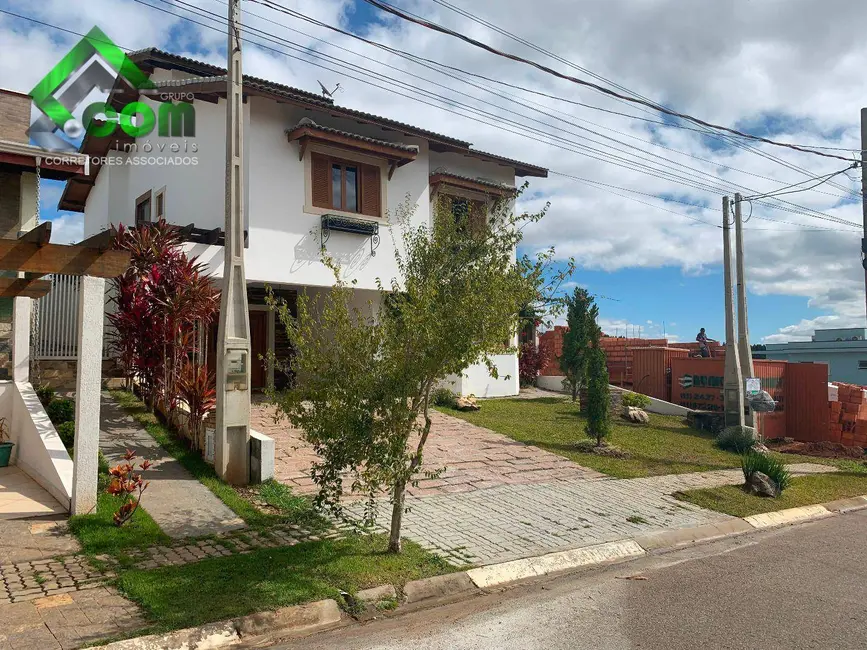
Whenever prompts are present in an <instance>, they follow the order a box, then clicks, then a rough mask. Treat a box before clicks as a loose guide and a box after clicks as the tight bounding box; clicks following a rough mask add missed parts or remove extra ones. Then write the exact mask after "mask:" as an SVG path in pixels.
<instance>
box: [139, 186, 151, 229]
mask: <svg viewBox="0 0 867 650" xmlns="http://www.w3.org/2000/svg"><path fill="white" fill-rule="evenodd" d="M150 222H151V193H150V192H145V193H144V194H142V195H141V196H140V197H138V198H137V199H136V200H135V225H136V226H140V225H142V224H143V223H150Z"/></svg>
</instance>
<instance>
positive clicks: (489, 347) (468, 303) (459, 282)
mask: <svg viewBox="0 0 867 650" xmlns="http://www.w3.org/2000/svg"><path fill="white" fill-rule="evenodd" d="M452 208H453V206H452V205H451V202H450V201H449V200H448V199H441V200H440V201H439V202H438V203H437V205H436V206H435V216H434V219H433V220H432V224H431V225H430V226H427V225H422V226H418V225H413V224H412V222H411V217H412V209H411V208H410V207H409V204H408V203H407V204H404V205H402V206H401V207H400V208H399V209H398V211H397V215H396V219H395V223H393V224H391V230H392V232H393V233H394V238H395V240H396V246H395V249H396V253H395V254H396V261H397V267H398V271H399V276H398V277H396V278H392V279H391V280H390V281H388V282H382V281H380V282H379V295H378V296H377V300H373V301H371V302H370V303H369V304H368V305H367V306H366V307H363V308H361V307H358V306H357V305H356V306H354V307H353V306H352V299H353V293H354V292H353V289H352V287H351V286H350V285H347V284H346V283H344V282H342V281H341V280H340V277H341V271H340V269H339V268H338V267H337V266H336V265H335V264H334V263H333V262H332V261H330V260H327V259H326V262H327V263H328V264H329V265H330V266H331V267H332V269H333V270H334V271H335V278H337V280H336V283H335V285H334V287H333V289H331V290H330V291H326V292H325V293H324V295H321V296H320V297H319V299H318V300H315V301H314V300H313V299H312V297H310V296H307V295H305V294H303V293H302V294H300V295H299V297H298V305H297V316H296V317H294V318H293V317H292V315H291V314H290V312H289V309H288V308H287V306H286V305H285V304H284V305H277V309H278V312H279V316H280V320H281V322H282V323H283V324H284V326H285V327H286V330H287V333H288V335H289V338H290V340H291V342H292V345H293V347H294V350H295V355H294V357H293V359H292V361H291V362H290V368H289V370H290V371H291V374H292V376H294V378H295V381H294V384H293V386H292V387H291V388H290V389H289V390H287V391H284V392H282V393H276V392H271V399H272V401H273V402H274V403H276V405H277V408H278V413H280V414H282V415H283V416H285V417H287V418H288V419H289V421H290V422H291V423H292V424H293V425H294V426H296V427H298V428H299V429H301V430H302V431H303V432H304V436H305V438H306V439H307V440H308V441H309V442H311V443H312V444H313V447H314V449H315V450H316V452H317V454H318V455H319V457H320V458H321V460H320V461H318V462H317V463H316V464H315V465H314V467H313V472H312V478H313V480H314V482H315V483H316V484H317V486H318V487H319V492H318V494H317V496H316V501H317V505H319V506H320V507H327V508H329V509H330V510H331V511H332V512H334V513H335V514H336V515H337V516H340V515H341V514H342V506H341V497H342V495H343V493H344V491H345V488H346V487H348V488H349V491H351V492H355V493H362V494H365V495H366V496H367V497H368V498H367V501H366V505H367V507H366V509H365V515H366V516H365V519H366V520H367V521H368V522H370V521H372V520H373V518H374V517H375V515H376V497H377V496H379V495H381V494H383V493H388V494H389V495H390V499H391V504H392V512H391V534H390V540H389V549H390V550H391V551H393V552H400V550H401V540H400V530H401V523H402V518H403V513H404V509H405V507H404V499H405V494H406V487H407V485H408V484H412V483H414V482H415V481H418V479H419V478H420V474H421V473H422V472H424V475H426V476H435V475H436V474H437V469H436V468H433V469H427V468H424V467H423V459H424V448H425V444H426V443H427V440H428V438H429V436H430V435H431V418H430V413H429V409H430V400H431V393H432V390H433V389H435V388H436V386H437V384H438V383H439V382H441V381H443V380H444V379H445V378H446V377H448V376H449V375H456V374H460V373H462V372H463V371H464V370H465V369H466V368H467V366H469V365H471V364H473V363H476V362H478V361H480V360H482V361H484V362H485V363H486V364H487V366H488V369H489V371H490V373H491V375H492V376H493V377H496V376H497V370H496V367H495V366H494V364H493V362H492V361H491V355H494V354H499V353H503V352H506V351H510V350H511V351H514V347H513V346H512V343H511V342H512V341H514V337H515V333H516V327H517V318H518V313H519V312H520V310H521V308H522V307H523V306H525V305H527V304H529V303H531V302H532V301H533V300H535V299H536V298H537V297H538V296H539V295H541V294H542V293H544V291H545V287H546V286H547V283H548V282H552V281H553V282H557V279H556V278H554V279H552V278H549V277H547V276H546V273H545V270H546V266H547V263H548V261H550V259H551V256H552V255H553V251H547V252H545V253H543V254H541V255H540V256H538V257H537V258H535V259H532V260H531V259H529V258H527V257H521V258H519V259H517V260H516V256H515V251H516V250H517V246H518V244H519V243H520V241H521V236H522V235H521V233H522V226H523V225H525V224H526V223H529V222H535V221H538V220H539V219H541V218H542V216H543V215H544V210H543V211H542V212H540V213H538V214H532V215H531V214H522V215H514V214H513V213H512V211H511V204H510V202H505V201H504V202H500V203H497V204H496V205H495V206H493V208H492V209H491V212H490V215H489V219H488V224H487V226H485V224H484V223H483V222H482V224H481V226H480V225H479V221H478V215H474V213H472V212H471V211H470V212H469V213H468V212H467V211H460V210H453V209H452ZM546 209H547V207H546ZM272 303H273V300H272Z"/></svg>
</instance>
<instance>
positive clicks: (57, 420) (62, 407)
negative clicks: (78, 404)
mask: <svg viewBox="0 0 867 650" xmlns="http://www.w3.org/2000/svg"><path fill="white" fill-rule="evenodd" d="M45 413H46V414H47V415H48V419H49V420H51V424H53V425H54V426H55V427H56V426H57V425H59V424H63V423H64V422H71V421H72V420H74V419H75V402H73V401H72V400H71V399H56V400H54V401H52V402H50V403H49V404H48V406H46V407H45Z"/></svg>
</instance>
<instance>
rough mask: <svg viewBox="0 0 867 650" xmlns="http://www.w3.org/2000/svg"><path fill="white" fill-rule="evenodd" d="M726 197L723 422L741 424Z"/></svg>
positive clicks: (741, 398)
mask: <svg viewBox="0 0 867 650" xmlns="http://www.w3.org/2000/svg"><path fill="white" fill-rule="evenodd" d="M730 229H731V220H730V219H729V197H727V196H724V197H723V269H724V273H723V275H724V278H725V279H724V282H725V309H726V356H725V375H724V377H723V410H724V411H725V425H726V426H727V427H730V426H734V425H740V426H743V425H744V379H743V376H742V375H741V363H740V358H739V355H738V343H737V335H736V334H735V308H734V307H735V306H734V298H733V296H732V244H731V236H730V234H729V230H730Z"/></svg>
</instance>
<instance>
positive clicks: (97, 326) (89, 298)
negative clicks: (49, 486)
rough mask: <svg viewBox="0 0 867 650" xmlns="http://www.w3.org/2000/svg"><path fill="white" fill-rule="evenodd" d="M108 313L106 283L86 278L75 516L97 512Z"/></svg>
mask: <svg viewBox="0 0 867 650" xmlns="http://www.w3.org/2000/svg"><path fill="white" fill-rule="evenodd" d="M104 312H105V279H103V278H93V277H90V276H87V275H86V276H83V277H82V278H81V293H80V297H79V302H78V374H77V376H76V378H75V454H74V457H73V459H72V460H73V470H72V514H74V515H80V514H85V513H88V512H91V511H92V510H93V509H94V508H96V481H97V471H98V455H99V454H98V452H99V401H100V390H101V384H102V331H103V314H104Z"/></svg>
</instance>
